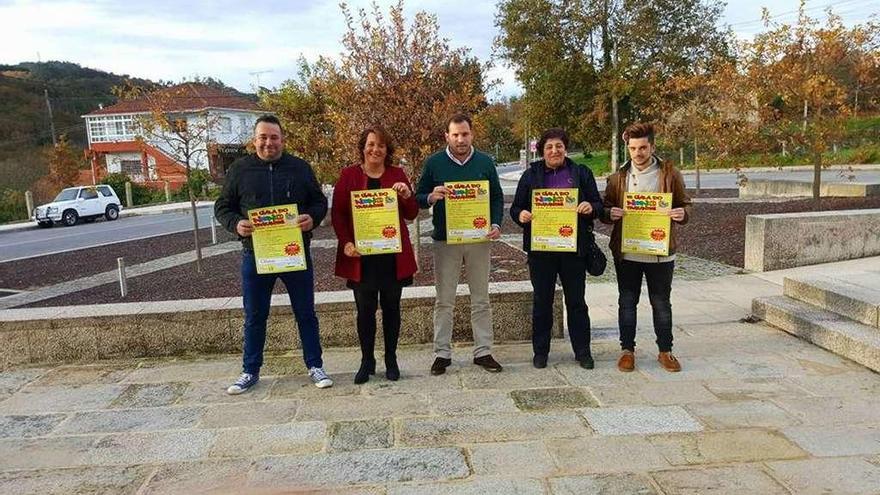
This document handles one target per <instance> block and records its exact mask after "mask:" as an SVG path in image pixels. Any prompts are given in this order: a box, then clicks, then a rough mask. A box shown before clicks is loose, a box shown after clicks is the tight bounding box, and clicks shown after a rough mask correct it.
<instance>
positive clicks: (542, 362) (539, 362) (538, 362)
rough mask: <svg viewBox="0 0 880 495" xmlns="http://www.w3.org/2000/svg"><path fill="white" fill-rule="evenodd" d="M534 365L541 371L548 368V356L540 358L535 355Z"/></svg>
mask: <svg viewBox="0 0 880 495" xmlns="http://www.w3.org/2000/svg"><path fill="white" fill-rule="evenodd" d="M532 364H533V365H534V366H535V368H538V369H541V368H546V367H547V356H539V355H537V354H535V357H533V358H532Z"/></svg>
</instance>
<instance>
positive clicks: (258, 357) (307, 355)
mask: <svg viewBox="0 0 880 495" xmlns="http://www.w3.org/2000/svg"><path fill="white" fill-rule="evenodd" d="M307 265H308V269H307V270H303V271H298V272H285V273H271V274H263V275H260V274H258V273H257V265H256V262H255V261H254V252H253V251H250V250H242V252H241V290H242V295H243V297H244V352H243V356H242V362H243V366H242V369H243V370H244V372H245V373H253V374H259V373H260V367H262V366H263V347H264V346H265V345H266V320H267V319H268V318H269V305H270V303H271V302H272V289H273V288H274V287H275V280H277V279H279V278H280V279H281V281H282V282H284V286H285V287H287V295H288V296H289V297H290V305H291V307H292V308H293V315H294V317H295V318H296V326H297V329H298V330H299V339H300V341H301V342H302V350H303V360H305V362H306V367H308V368H315V367H318V368H320V367H322V366H323V365H324V363H323V361H322V360H321V338H320V336H319V335H318V316H317V315H316V314H315V273H314V271H313V268H312V260H311V257H310V256H308V257H307Z"/></svg>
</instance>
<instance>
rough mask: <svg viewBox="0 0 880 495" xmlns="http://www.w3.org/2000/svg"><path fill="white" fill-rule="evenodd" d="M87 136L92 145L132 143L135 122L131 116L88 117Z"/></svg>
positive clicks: (134, 133)
mask: <svg viewBox="0 0 880 495" xmlns="http://www.w3.org/2000/svg"><path fill="white" fill-rule="evenodd" d="M88 122H89V134H90V135H91V139H92V142H93V143H105V142H109V141H134V138H135V135H136V134H137V133H136V132H135V128H136V125H135V122H134V116H132V115H109V116H106V117H103V116H101V117H89V118H88Z"/></svg>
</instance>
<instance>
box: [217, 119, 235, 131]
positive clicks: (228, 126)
mask: <svg viewBox="0 0 880 495" xmlns="http://www.w3.org/2000/svg"><path fill="white" fill-rule="evenodd" d="M217 128H218V129H220V132H223V133H226V134H228V133H230V132H232V119H230V118H229V117H220V118H219V119H217Z"/></svg>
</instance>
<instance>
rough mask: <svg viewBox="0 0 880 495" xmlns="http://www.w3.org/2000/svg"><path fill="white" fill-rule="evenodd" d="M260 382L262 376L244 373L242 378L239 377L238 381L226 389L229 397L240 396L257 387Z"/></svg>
mask: <svg viewBox="0 0 880 495" xmlns="http://www.w3.org/2000/svg"><path fill="white" fill-rule="evenodd" d="M258 381H260V375H252V374H250V373H242V374H241V376H239V377H238V380H236V381H235V383H233V384H232V385H230V386H229V388H227V389H226V393H227V394H229V395H238V394H241V393H244V392H247V391H248V389H250V388H251V387H253V386H254V385H256V384H257V382H258Z"/></svg>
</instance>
